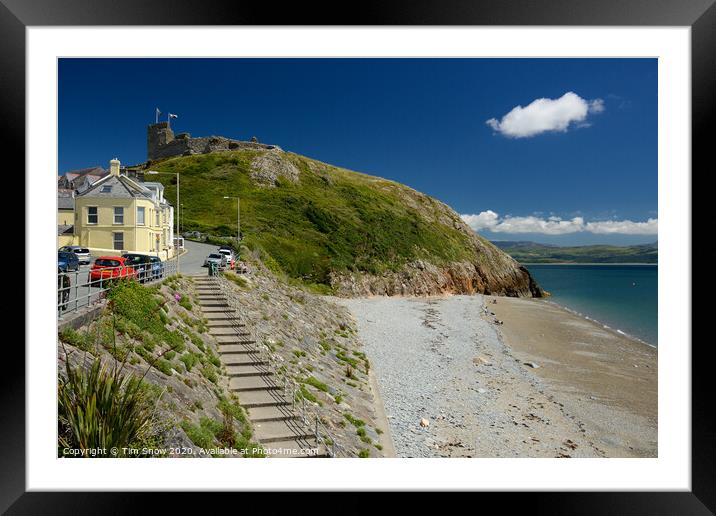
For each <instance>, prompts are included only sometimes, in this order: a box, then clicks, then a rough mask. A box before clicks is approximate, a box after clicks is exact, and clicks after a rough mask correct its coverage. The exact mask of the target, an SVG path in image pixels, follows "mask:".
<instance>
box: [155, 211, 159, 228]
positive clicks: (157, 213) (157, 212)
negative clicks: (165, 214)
mask: <svg viewBox="0 0 716 516" xmlns="http://www.w3.org/2000/svg"><path fill="white" fill-rule="evenodd" d="M154 213H156V215H157V223H156V226H157V227H159V226H161V224H159V210H155V211H154Z"/></svg>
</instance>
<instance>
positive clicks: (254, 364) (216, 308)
mask: <svg viewBox="0 0 716 516" xmlns="http://www.w3.org/2000/svg"><path fill="white" fill-rule="evenodd" d="M193 279H194V285H195V290H196V294H197V299H198V302H199V306H200V307H201V310H202V312H203V316H204V317H205V318H206V320H207V321H208V323H207V324H208V327H209V333H210V334H211V335H212V336H213V337H214V338H215V339H216V341H217V343H218V346H219V355H220V357H221V361H222V362H223V364H224V366H225V367H226V371H227V374H228V375H229V389H230V390H231V391H232V392H235V393H236V394H237V396H238V397H239V400H240V402H241V405H242V406H243V407H244V408H245V409H246V410H247V412H248V417H249V420H250V421H251V424H252V425H253V427H254V438H255V439H256V440H257V441H258V442H259V443H261V445H262V446H263V447H265V448H266V449H267V453H266V455H267V456H269V457H275V458H278V457H281V458H297V457H327V456H328V455H327V453H326V450H325V449H324V447H323V446H317V442H316V438H315V436H314V434H313V432H312V430H311V429H310V428H309V427H307V426H306V425H304V424H303V421H302V420H301V418H300V417H299V416H298V415H297V414H296V413H295V412H294V410H293V406H292V403H291V400H290V399H288V398H286V396H285V395H284V393H283V390H282V385H281V384H279V383H278V381H277V380H276V378H275V375H274V371H273V370H272V369H271V366H270V364H269V363H268V362H267V361H266V358H265V356H264V355H263V354H261V353H260V352H259V350H258V348H257V346H256V342H255V341H254V340H253V338H252V336H251V333H250V332H249V331H247V328H246V324H245V323H243V322H242V321H240V320H239V318H238V317H237V315H236V312H235V311H234V310H233V309H232V308H231V307H230V306H229V303H228V302H227V300H226V297H225V296H224V294H223V293H222V292H221V290H220V288H219V285H218V281H219V279H218V278H213V277H209V276H194V277H193ZM316 448H319V452H318V454H317V455H311V454H307V453H306V452H304V451H303V450H307V449H308V450H315V449H316Z"/></svg>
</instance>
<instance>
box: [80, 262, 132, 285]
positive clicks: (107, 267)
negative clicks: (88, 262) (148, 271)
mask: <svg viewBox="0 0 716 516" xmlns="http://www.w3.org/2000/svg"><path fill="white" fill-rule="evenodd" d="M118 278H128V279H136V278H137V271H136V270H135V269H134V267H132V266H131V265H129V263H128V260H127V259H126V258H123V257H122V256H100V257H99V258H97V259H96V260H95V261H94V263H93V264H92V269H90V273H89V280H90V282H95V281H97V282H101V281H103V280H105V281H106V280H113V279H118Z"/></svg>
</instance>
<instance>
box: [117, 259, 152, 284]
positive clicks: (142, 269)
mask: <svg viewBox="0 0 716 516" xmlns="http://www.w3.org/2000/svg"><path fill="white" fill-rule="evenodd" d="M122 258H124V259H125V260H127V263H128V264H129V265H131V266H132V267H134V270H135V272H136V273H137V278H138V279H139V281H140V282H141V283H144V282H145V281H149V280H150V279H152V257H151V256H149V255H147V254H138V253H124V254H123V255H122Z"/></svg>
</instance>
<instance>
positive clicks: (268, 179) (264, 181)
mask: <svg viewBox="0 0 716 516" xmlns="http://www.w3.org/2000/svg"><path fill="white" fill-rule="evenodd" d="M298 174H299V172H298V168H296V165H294V164H293V163H292V162H291V161H289V160H288V159H285V158H284V156H283V153H282V152H281V151H279V150H271V151H269V152H263V153H261V154H259V155H258V156H257V157H256V158H254V160H253V161H252V162H251V179H253V180H254V181H255V182H256V183H257V184H260V185H262V186H269V187H271V186H276V185H277V184H278V181H279V179H285V180H287V181H290V182H291V183H296V182H298Z"/></svg>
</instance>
